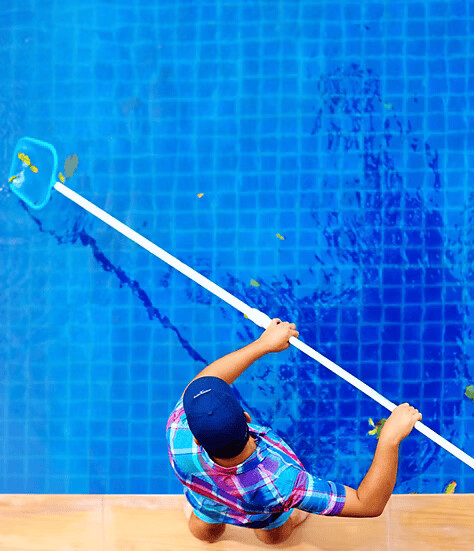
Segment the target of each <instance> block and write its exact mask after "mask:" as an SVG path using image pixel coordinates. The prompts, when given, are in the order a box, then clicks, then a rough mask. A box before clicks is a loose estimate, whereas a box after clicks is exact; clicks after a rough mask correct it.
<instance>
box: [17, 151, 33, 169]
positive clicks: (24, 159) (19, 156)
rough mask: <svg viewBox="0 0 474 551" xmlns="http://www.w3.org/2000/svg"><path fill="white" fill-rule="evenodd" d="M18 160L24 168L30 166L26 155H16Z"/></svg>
mask: <svg viewBox="0 0 474 551" xmlns="http://www.w3.org/2000/svg"><path fill="white" fill-rule="evenodd" d="M18 158H19V159H20V161H23V162H24V163H25V164H26V166H30V164H31V161H30V158H29V157H28V155H25V154H24V153H18Z"/></svg>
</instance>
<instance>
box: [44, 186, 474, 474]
mask: <svg viewBox="0 0 474 551" xmlns="http://www.w3.org/2000/svg"><path fill="white" fill-rule="evenodd" d="M54 188H55V189H56V190H57V191H59V192H60V193H62V194H63V195H64V196H65V197H67V198H68V199H71V201H74V203H76V204H77V205H79V206H80V207H82V208H83V209H85V210H87V211H88V212H90V213H91V214H93V215H94V216H96V217H97V218H99V219H100V220H102V221H103V222H105V223H106V224H108V225H109V226H111V227H112V228H114V229H115V230H117V231H118V232H120V233H121V234H123V235H125V237H128V238H129V239H131V240H132V241H134V242H135V243H136V244H137V245H140V246H141V247H143V248H144V249H146V250H147V251H148V252H150V253H151V254H153V255H155V256H157V257H158V258H160V259H161V260H163V261H164V262H166V263H167V264H169V265H170V266H173V268H176V269H177V270H178V271H180V272H181V273H182V274H184V275H185V276H187V277H189V278H190V279H192V280H193V281H195V282H196V283H198V284H199V285H201V286H202V287H204V288H205V289H207V290H208V291H210V292H211V293H214V294H215V295H216V296H218V297H219V298H221V299H222V300H224V301H225V302H227V303H228V304H230V305H231V306H233V307H234V308H236V309H237V310H239V311H240V312H242V314H245V315H246V316H247V317H248V318H249V319H250V320H251V321H253V322H254V323H255V324H256V325H258V326H259V327H262V328H263V329H266V328H267V327H268V326H269V325H270V322H271V319H270V318H269V317H268V316H267V315H266V314H265V313H263V312H260V310H257V309H256V308H251V307H250V306H248V305H247V304H245V302H242V301H241V300H239V299H238V298H235V297H234V296H233V295H231V294H230V293H228V292H227V291H225V290H224V289H222V288H221V287H219V286H218V285H216V284H215V283H213V282H212V281H210V280H209V279H207V278H206V277H204V276H203V275H201V274H200V273H199V272H196V271H195V270H193V269H192V268H190V267H189V266H187V265H186V264H184V263H183V262H181V261H180V260H178V259H177V258H175V257H174V256H171V255H170V254H168V253H167V252H166V251H164V250H163V249H161V248H160V247H158V246H157V245H155V244H154V243H152V242H151V241H149V240H148V239H146V238H145V237H143V236H142V235H140V234H139V233H137V232H136V231H134V230H132V229H130V228H129V227H128V226H126V225H125V224H123V223H122V222H119V221H118V220H117V219H116V218H114V217H113V216H110V214H108V213H106V212H105V211H103V210H102V209H100V208H99V207H96V206H95V205H94V204H93V203H91V202H90V201H88V200H87V199H84V197H82V196H81V195H79V194H77V193H76V192H75V191H72V189H69V188H68V187H66V186H65V185H64V184H62V183H61V182H56V184H55V185H54ZM289 342H290V344H292V345H293V346H295V347H296V348H298V349H299V350H301V352H304V353H305V354H307V355H308V356H310V357H311V358H313V359H314V360H316V361H317V362H318V363H320V364H321V365H324V367H327V368H328V369H330V370H331V371H332V372H333V373H335V374H336V375H339V377H342V378H343V379H344V380H345V381H347V382H348V383H350V384H351V385H352V386H355V387H356V388H357V389H359V390H360V391H361V392H363V393H364V394H367V396H370V398H372V399H373V400H375V401H376V402H378V403H379V404H380V405H381V406H383V407H385V408H387V409H388V410H389V411H390V412H392V411H393V410H394V409H395V408H396V407H397V406H396V405H395V404H394V403H392V402H390V400H387V399H386V398H385V397H384V396H382V395H381V394H379V393H378V392H377V391H375V390H374V389H373V388H370V386H368V385H366V384H365V383H363V382H362V381H360V380H359V379H357V377H354V376H353V375H351V374H350V373H348V372H347V371H345V370H344V369H342V368H341V367H339V366H338V365H336V364H335V363H334V362H332V361H331V360H328V359H327V358H325V357H324V356H322V355H321V354H319V353H318V352H316V350H314V349H313V348H311V347H310V346H308V345H307V344H305V343H304V342H302V341H300V340H299V339H297V338H295V337H291V338H290V341H289ZM414 428H415V429H417V430H418V431H419V432H421V433H422V434H424V435H425V436H427V437H428V438H430V439H431V440H433V442H436V444H438V445H439V446H441V447H442V448H444V449H445V450H447V451H448V452H450V453H451V454H453V455H454V456H455V457H457V458H458V459H460V460H461V461H463V462H464V463H466V465H469V467H471V468H472V469H474V459H473V458H472V457H471V456H470V455H467V453H465V452H463V451H462V450H461V449H459V448H457V447H456V446H454V445H453V444H451V442H448V440H446V439H445V438H443V437H442V436H440V435H439V434H437V433H436V432H434V431H433V430H431V429H430V428H428V427H427V426H426V425H424V424H423V423H421V422H420V421H417V422H416V424H415V426H414Z"/></svg>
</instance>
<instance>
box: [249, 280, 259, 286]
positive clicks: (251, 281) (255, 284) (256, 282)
mask: <svg viewBox="0 0 474 551" xmlns="http://www.w3.org/2000/svg"><path fill="white" fill-rule="evenodd" d="M250 285H252V287H260V283H259V282H258V281H255V279H251V280H250Z"/></svg>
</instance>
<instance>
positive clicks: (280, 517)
mask: <svg viewBox="0 0 474 551" xmlns="http://www.w3.org/2000/svg"><path fill="white" fill-rule="evenodd" d="M193 512H194V514H195V515H196V516H197V517H198V518H200V519H201V520H203V521H204V522H207V523H208V524H222V523H224V524H225V520H216V519H213V518H212V517H210V516H207V515H205V514H204V513H201V512H200V511H196V510H195V509H193ZM292 512H293V509H290V510H289V511H286V513H271V514H270V515H269V518H268V519H267V520H264V521H257V522H250V523H249V524H243V525H242V528H253V529H254V530H273V529H274V528H279V527H280V526H283V524H285V522H286V521H287V520H288V519H289V518H290V515H291V513H292ZM234 526H235V525H234Z"/></svg>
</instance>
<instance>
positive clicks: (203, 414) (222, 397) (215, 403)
mask: <svg viewBox="0 0 474 551" xmlns="http://www.w3.org/2000/svg"><path fill="white" fill-rule="evenodd" d="M183 407H184V411H185V413H186V418H187V421H188V425H189V428H190V430H191V432H192V433H193V435H194V437H195V438H196V440H198V442H199V444H200V445H201V446H202V447H203V448H204V449H205V450H206V451H207V453H208V454H209V455H210V456H211V457H217V458H218V459H228V458H230V457H235V456H236V455H239V453H241V452H242V450H243V449H244V448H245V446H246V444H247V442H248V439H249V438H250V432H249V428H248V425H247V419H246V418H245V415H244V410H243V409H242V406H241V405H240V403H239V402H238V401H237V399H236V398H235V396H234V393H233V391H232V389H231V388H230V385H229V384H227V383H226V382H225V381H223V380H222V379H219V377H199V378H198V379H196V380H194V381H193V382H192V383H191V384H190V385H189V386H188V388H187V389H186V391H185V393H184V396H183Z"/></svg>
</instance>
